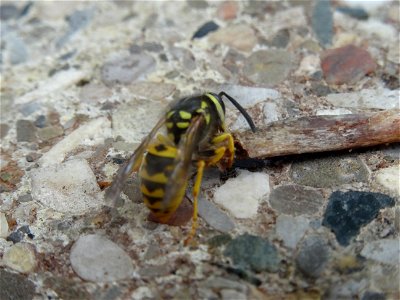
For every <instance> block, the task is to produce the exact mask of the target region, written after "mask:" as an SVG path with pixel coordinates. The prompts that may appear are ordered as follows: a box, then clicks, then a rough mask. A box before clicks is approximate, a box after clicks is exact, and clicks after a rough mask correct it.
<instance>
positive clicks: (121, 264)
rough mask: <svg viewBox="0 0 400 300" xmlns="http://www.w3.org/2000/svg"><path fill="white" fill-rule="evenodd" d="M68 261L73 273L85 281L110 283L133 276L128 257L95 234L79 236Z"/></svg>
mask: <svg viewBox="0 0 400 300" xmlns="http://www.w3.org/2000/svg"><path fill="white" fill-rule="evenodd" d="M70 260H71V265H72V268H73V269H74V271H75V272H76V273H77V274H78V276H79V277H81V278H83V279H85V280H89V281H95V282H110V281H116V280H120V279H125V278H130V277H132V276H133V271H134V270H133V264H132V260H131V258H130V257H129V255H128V254H127V253H126V252H125V251H124V250H122V249H121V248H120V247H119V246H118V245H117V244H115V243H114V242H112V241H110V240H108V239H107V238H105V237H103V236H100V235H97V234H91V235H86V236H81V237H80V238H79V239H78V240H77V241H76V242H75V244H74V246H73V247H72V250H71V255H70Z"/></svg>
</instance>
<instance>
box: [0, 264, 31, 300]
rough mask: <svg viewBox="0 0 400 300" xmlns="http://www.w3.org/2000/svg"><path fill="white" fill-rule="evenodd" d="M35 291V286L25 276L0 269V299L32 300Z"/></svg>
mask: <svg viewBox="0 0 400 300" xmlns="http://www.w3.org/2000/svg"><path fill="white" fill-rule="evenodd" d="M35 289H36V287H35V284H34V283H33V282H32V281H30V280H29V279H28V278H27V277H26V276H24V275H21V274H17V273H11V272H8V271H6V270H5V269H2V268H0V299H2V300H14V299H18V300H32V299H33V298H34V297H35Z"/></svg>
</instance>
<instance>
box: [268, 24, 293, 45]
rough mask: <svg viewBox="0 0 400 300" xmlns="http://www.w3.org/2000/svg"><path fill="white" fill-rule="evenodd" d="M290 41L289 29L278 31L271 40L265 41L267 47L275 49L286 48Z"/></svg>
mask: <svg viewBox="0 0 400 300" xmlns="http://www.w3.org/2000/svg"><path fill="white" fill-rule="evenodd" d="M289 41H290V32H289V29H287V28H284V29H281V30H279V31H278V32H277V33H276V34H275V35H274V36H273V37H272V39H271V40H269V41H267V43H266V44H267V46H269V47H275V48H286V46H287V45H288V44H289Z"/></svg>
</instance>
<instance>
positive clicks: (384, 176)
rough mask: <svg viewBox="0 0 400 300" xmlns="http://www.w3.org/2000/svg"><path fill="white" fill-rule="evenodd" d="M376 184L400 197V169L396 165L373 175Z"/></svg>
mask: <svg viewBox="0 0 400 300" xmlns="http://www.w3.org/2000/svg"><path fill="white" fill-rule="evenodd" d="M375 178H376V182H377V183H379V184H380V185H382V186H383V187H385V188H386V189H388V190H389V191H391V192H393V193H395V194H396V195H398V196H400V167H399V166H398V165H395V166H392V167H388V168H383V169H380V170H379V171H377V172H376V174H375Z"/></svg>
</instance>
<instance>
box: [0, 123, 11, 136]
mask: <svg viewBox="0 0 400 300" xmlns="http://www.w3.org/2000/svg"><path fill="white" fill-rule="evenodd" d="M9 129H10V126H8V125H7V124H3V123H1V124H0V139H3V138H5V137H6V136H7V134H8V130H9Z"/></svg>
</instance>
